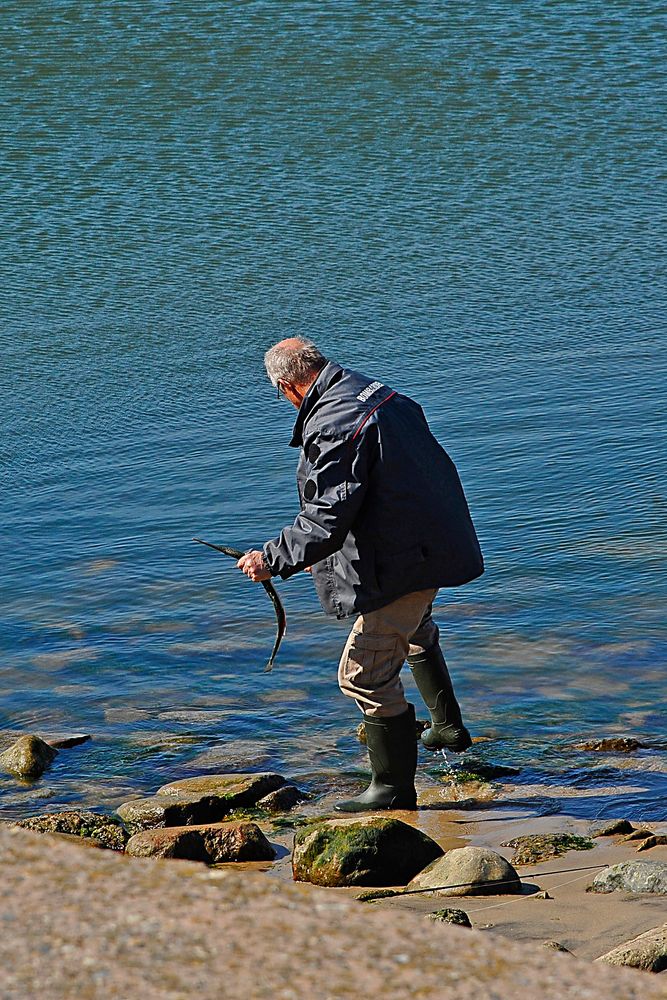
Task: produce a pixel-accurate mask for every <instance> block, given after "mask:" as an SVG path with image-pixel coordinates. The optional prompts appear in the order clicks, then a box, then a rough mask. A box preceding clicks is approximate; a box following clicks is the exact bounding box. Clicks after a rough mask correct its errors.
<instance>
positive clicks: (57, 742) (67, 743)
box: [44, 733, 92, 750]
mask: <svg viewBox="0 0 667 1000" xmlns="http://www.w3.org/2000/svg"><path fill="white" fill-rule="evenodd" d="M91 739H92V736H90V735H89V734H88V733H71V734H70V735H64V736H63V735H60V736H45V737H44V740H45V742H46V743H48V744H49V746H50V747H53V748H54V749H55V750H69V749H70V748H71V747H78V746H81V744H82V743H87V742H88V740H91Z"/></svg>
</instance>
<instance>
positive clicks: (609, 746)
mask: <svg viewBox="0 0 667 1000" xmlns="http://www.w3.org/2000/svg"><path fill="white" fill-rule="evenodd" d="M644 747H645V744H644V743H640V741H639V740H636V739H634V738H633V737H631V736H607V737H604V738H603V739H600V740H586V741H585V742H584V743H577V744H576V747H575V749H577V750H589V751H590V750H594V751H595V752H596V753H607V752H609V753H634V752H635V750H643V749H644Z"/></svg>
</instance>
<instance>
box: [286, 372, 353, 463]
mask: <svg viewBox="0 0 667 1000" xmlns="http://www.w3.org/2000/svg"><path fill="white" fill-rule="evenodd" d="M342 374H343V369H342V368H341V366H340V365H337V364H336V362H335V361H327V363H326V365H325V366H324V368H323V369H322V371H321V372H320V373H319V375H318V376H317V378H316V379H315V381H314V382H313V384H312V385H311V387H310V389H309V390H308V392H307V393H306V395H305V396H304V397H303V401H302V403H301V406H300V407H299V412H298V414H297V418H296V420H295V422H294V429H293V431H292V440H291V441H290V448H301V447H302V445H303V426H304V424H305V422H306V420H307V419H308V417H309V416H310V414H311V413H312V412H313V410H314V408H315V407H316V406H317V404H318V403H319V401H320V399H321V397H322V396H323V395H324V393H325V392H326V391H327V389H328V388H329V387H330V386H331V385H333V384H334V383H335V382H338V380H339V379H340V377H341V375H342Z"/></svg>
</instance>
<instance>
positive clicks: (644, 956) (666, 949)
mask: <svg viewBox="0 0 667 1000" xmlns="http://www.w3.org/2000/svg"><path fill="white" fill-rule="evenodd" d="M595 961H596V962H606V963H607V965H629V966H631V967H632V968H633V969H644V971H645V972H663V971H664V970H665V969H667V924H662V926H660V927H653V928H652V929H651V930H650V931H646V932H645V933H644V934H640V935H639V937H636V938H633V939H632V940H631V941H626V942H625V944H620V945H618V947H617V948H612V950H611V951H608V952H607V953H606V955H600V957H599V958H596V959H595Z"/></svg>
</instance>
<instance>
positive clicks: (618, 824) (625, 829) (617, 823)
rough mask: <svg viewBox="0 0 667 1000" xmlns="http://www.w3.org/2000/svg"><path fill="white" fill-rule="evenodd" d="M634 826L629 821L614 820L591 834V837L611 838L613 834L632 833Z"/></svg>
mask: <svg viewBox="0 0 667 1000" xmlns="http://www.w3.org/2000/svg"><path fill="white" fill-rule="evenodd" d="M633 830H634V826H633V825H632V823H631V822H630V820H629V819H614V820H611V822H610V823H606V824H605V825H604V826H601V827H600V829H599V830H596V831H595V833H593V834H591V836H593V837H613V836H614V834H615V833H632V831H633Z"/></svg>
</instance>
